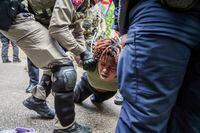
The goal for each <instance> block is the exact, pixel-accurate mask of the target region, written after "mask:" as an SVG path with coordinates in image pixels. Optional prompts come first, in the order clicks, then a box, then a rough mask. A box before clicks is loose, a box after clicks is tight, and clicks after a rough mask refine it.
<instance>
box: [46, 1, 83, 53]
mask: <svg viewBox="0 0 200 133" xmlns="http://www.w3.org/2000/svg"><path fill="white" fill-rule="evenodd" d="M74 15H75V9H74V6H73V4H72V3H71V0H57V1H56V3H55V6H54V10H53V13H52V17H51V21H50V26H49V33H50V35H51V36H52V37H53V38H54V39H56V40H57V41H58V42H59V43H60V45H61V46H62V47H64V48H66V49H67V50H69V51H71V52H72V53H74V54H75V55H80V54H81V53H82V52H84V51H85V50H86V48H85V46H82V45H81V44H79V42H78V41H77V40H76V39H75V37H74V36H73V34H74V33H72V31H71V30H70V29H69V26H71V24H72V23H73V18H74Z"/></svg>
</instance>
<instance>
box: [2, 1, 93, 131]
mask: <svg viewBox="0 0 200 133" xmlns="http://www.w3.org/2000/svg"><path fill="white" fill-rule="evenodd" d="M27 1H28V5H29V6H30V7H29V11H30V12H32V13H33V14H34V15H35V16H34V15H33V14H31V13H30V12H29V11H28V10H22V11H20V12H19V13H18V14H17V15H16V17H15V20H14V22H12V25H11V26H10V28H9V30H8V31H4V30H1V32H2V33H3V34H4V35H5V36H6V37H8V38H9V39H11V40H12V41H13V42H15V43H17V44H18V46H19V47H20V48H21V49H22V50H23V51H24V52H25V53H26V55H27V56H28V58H29V59H30V60H31V61H32V62H33V63H34V64H35V65H36V66H38V67H39V68H42V69H45V70H47V71H45V74H46V75H51V73H53V75H52V83H51V88H52V91H54V93H55V111H56V115H57V117H58V122H57V123H58V126H57V127H55V130H54V131H55V132H57V130H56V129H60V128H62V129H67V128H68V127H73V128H76V129H78V126H77V125H76V126H75V125H74V123H75V121H74V117H75V112H74V103H73V88H74V86H75V83H76V71H75V70H74V67H73V64H72V61H71V60H70V59H69V58H68V57H67V56H66V55H65V53H64V52H63V51H62V48H61V47H60V45H61V46H62V47H63V48H65V49H67V50H70V51H71V52H73V53H74V54H76V55H81V54H82V58H83V59H84V60H88V59H90V58H88V57H89V56H88V53H86V54H85V51H86V48H85V47H84V46H83V44H84V38H83V35H82V29H81V26H80V21H81V19H82V17H80V15H78V13H77V12H76V10H77V9H75V6H74V3H72V1H71V0H68V1H62V0H57V1H56V0H45V1H44V0H27ZM89 7H90V3H89V2H88V1H87V0H86V1H84V3H83V4H82V5H81V8H79V9H80V10H81V11H80V12H83V11H85V10H87V9H88V8H89ZM79 9H78V10H79ZM52 11H53V12H52ZM35 19H36V20H37V21H38V22H37V21H35ZM50 19H51V20H50ZM49 21H50V26H49V30H48V29H47V28H46V27H47V26H48V24H49ZM42 24H43V25H42ZM51 37H53V38H51ZM54 39H55V40H56V41H57V42H58V43H59V44H60V45H58V44H57V42H56V41H55V40H54ZM83 53H84V55H83ZM86 55H87V56H86ZM87 63H88V62H87ZM48 87H50V86H48ZM36 90H37V89H36ZM43 91H44V92H43V93H39V94H45V93H46V92H45V91H46V90H43ZM35 94H36V95H35V96H36V97H37V92H36V93H35ZM48 94H49V91H48ZM38 97H39V98H42V97H43V98H45V95H40V96H38ZM70 130H71V129H70ZM83 130H85V131H88V132H89V130H88V129H86V128H84V129H83Z"/></svg>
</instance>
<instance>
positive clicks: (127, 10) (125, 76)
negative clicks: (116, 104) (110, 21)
mask: <svg viewBox="0 0 200 133" xmlns="http://www.w3.org/2000/svg"><path fill="white" fill-rule="evenodd" d="M138 1H139V2H138ZM120 4H121V5H120V7H121V9H120V19H119V20H120V21H119V25H120V27H119V31H120V33H121V34H123V33H128V35H127V41H126V45H125V47H124V49H123V50H122V53H121V56H120V58H119V64H118V82H119V87H120V92H121V94H122V96H123V97H124V102H123V104H122V108H121V112H120V117H119V120H118V123H117V127H116V133H122V132H123V133H124V132H125V133H143V132H144V133H165V132H174V133H198V132H200V126H199V123H200V114H199V112H200V104H199V99H200V90H199V87H200V82H199V79H200V78H199V71H196V70H199V52H200V51H199V50H200V49H199V48H200V26H199V25H200V2H199V1H198V0H161V1H160V0H135V1H134V0H121V2H120ZM194 51H195V52H194ZM191 54H192V55H193V56H190V55H191ZM196 54H197V55H198V56H196ZM188 62H189V66H188ZM193 64H197V65H195V66H196V67H194V66H193ZM191 65H192V66H193V67H191ZM185 73H186V76H185ZM184 78H185V79H184ZM183 80H184V83H183ZM177 96H178V97H177ZM170 116H171V117H170ZM168 122H169V125H170V126H168V125H167V124H168Z"/></svg>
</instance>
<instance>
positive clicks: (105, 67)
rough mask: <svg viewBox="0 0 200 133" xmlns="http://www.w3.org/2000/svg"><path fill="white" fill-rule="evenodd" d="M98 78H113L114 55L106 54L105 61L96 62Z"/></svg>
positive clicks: (115, 71) (114, 70) (115, 67)
mask: <svg viewBox="0 0 200 133" xmlns="http://www.w3.org/2000/svg"><path fill="white" fill-rule="evenodd" d="M98 68H99V69H98V71H99V75H100V78H101V79H102V80H105V81H110V80H113V79H114V78H115V77H116V75H117V64H116V62H115V59H114V57H111V56H109V55H108V56H107V59H106V60H105V61H99V62H98Z"/></svg>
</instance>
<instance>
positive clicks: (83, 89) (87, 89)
mask: <svg viewBox="0 0 200 133" xmlns="http://www.w3.org/2000/svg"><path fill="white" fill-rule="evenodd" d="M115 93H116V92H115V91H114V92H113V91H107V92H99V91H97V90H96V89H95V88H94V87H92V86H91V85H90V84H89V82H88V78H87V73H86V72H85V73H83V75H82V77H81V81H79V82H78V84H77V85H76V87H75V88H74V101H75V102H77V103H81V102H82V101H84V100H85V99H86V98H88V97H89V96H90V95H92V94H93V96H94V98H95V100H96V101H97V102H103V101H105V100H107V99H109V98H111V97H113V96H114V95H115Z"/></svg>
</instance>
